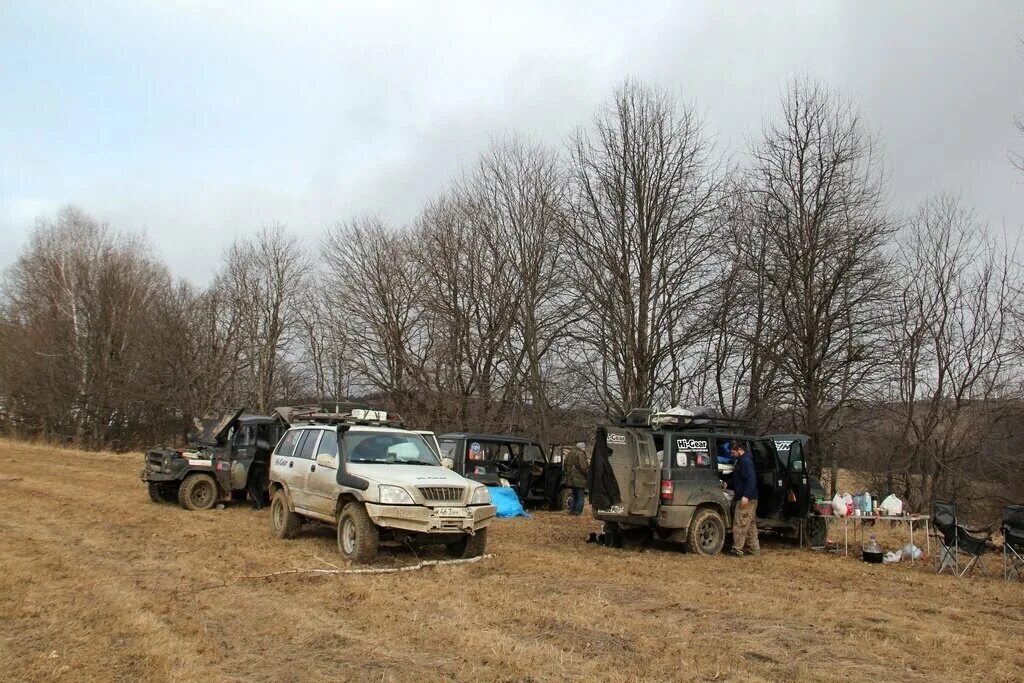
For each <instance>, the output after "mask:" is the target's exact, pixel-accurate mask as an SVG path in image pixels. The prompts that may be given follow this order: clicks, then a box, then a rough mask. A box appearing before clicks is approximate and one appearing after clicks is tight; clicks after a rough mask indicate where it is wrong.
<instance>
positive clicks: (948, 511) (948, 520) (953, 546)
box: [932, 501, 992, 577]
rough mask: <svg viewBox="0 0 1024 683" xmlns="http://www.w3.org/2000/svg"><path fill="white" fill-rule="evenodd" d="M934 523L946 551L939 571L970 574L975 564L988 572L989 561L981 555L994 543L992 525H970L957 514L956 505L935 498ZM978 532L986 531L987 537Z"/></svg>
mask: <svg viewBox="0 0 1024 683" xmlns="http://www.w3.org/2000/svg"><path fill="white" fill-rule="evenodd" d="M932 526H933V527H934V528H935V531H936V532H937V533H936V535H937V536H938V538H939V544H940V545H941V546H942V552H941V553H940V554H939V557H940V558H941V559H940V561H939V568H938V569H937V570H936V572H935V573H936V574H941V573H942V572H944V571H945V570H947V569H948V570H949V571H950V572H951V573H952V574H953V576H957V577H963V576H967V574H969V573H970V572H971V570H973V569H974V568H975V567H980V568H981V573H982V574H984V575H985V576H988V575H989V574H988V570H987V569H985V565H984V564H982V563H980V562H978V559H979V558H980V557H981V556H982V555H984V554H985V551H986V550H987V549H988V548H989V547H990V545H991V543H990V539H991V538H992V526H988V527H985V528H979V529H968V528H967V527H966V526H964V525H962V524H961V523H960V519H959V518H958V517H957V512H956V505H955V504H953V503H949V502H945V501H935V504H934V505H933V506H932ZM974 534H985V536H984V538H982V537H980V536H976V535H974ZM961 554H963V555H966V556H967V558H968V559H967V560H966V562H967V563H966V564H964V565H963V567H961V560H960V555H961Z"/></svg>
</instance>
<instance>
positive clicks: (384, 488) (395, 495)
mask: <svg viewBox="0 0 1024 683" xmlns="http://www.w3.org/2000/svg"><path fill="white" fill-rule="evenodd" d="M380 502H381V504H382V505H412V504H413V503H415V501H414V500H413V499H412V496H410V495H409V492H408V491H406V490H405V489H403V488H402V487H401V486H388V485H387V484H381V485H380Z"/></svg>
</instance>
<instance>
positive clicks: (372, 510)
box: [365, 503, 498, 534]
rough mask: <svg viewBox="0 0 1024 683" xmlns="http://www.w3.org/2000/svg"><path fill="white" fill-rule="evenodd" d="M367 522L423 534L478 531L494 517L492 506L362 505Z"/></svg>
mask: <svg viewBox="0 0 1024 683" xmlns="http://www.w3.org/2000/svg"><path fill="white" fill-rule="evenodd" d="M365 505H366V512H367V513H369V515H370V519H372V520H373V523H374V524H376V525H377V526H379V527H382V528H385V529H403V530H405V531H420V532H423V533H428V534H429V533H451V532H453V531H455V532H468V531H479V530H480V529H483V528H484V527H486V526H487V525H488V524H490V523H491V520H492V519H494V517H495V515H497V513H498V509H497V508H496V507H494V506H493V505H473V506H468V507H467V506H440V507H434V508H429V507H426V506H423V505H379V504H377V503H365Z"/></svg>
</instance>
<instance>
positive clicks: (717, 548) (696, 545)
mask: <svg viewBox="0 0 1024 683" xmlns="http://www.w3.org/2000/svg"><path fill="white" fill-rule="evenodd" d="M723 545H725V521H724V520H723V519H722V515H720V514H719V513H718V512H717V511H716V510H714V509H712V508H700V509H699V510H697V511H696V512H695V513H693V519H691V520H690V528H689V529H688V531H687V533H686V548H687V550H689V551H690V552H691V553H695V554H697V555H717V554H718V553H720V552H722V546H723Z"/></svg>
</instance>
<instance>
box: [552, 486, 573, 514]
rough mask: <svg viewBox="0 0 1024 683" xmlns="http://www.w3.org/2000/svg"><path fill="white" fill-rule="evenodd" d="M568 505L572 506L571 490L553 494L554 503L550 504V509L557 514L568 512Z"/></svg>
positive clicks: (567, 489) (566, 489)
mask: <svg viewBox="0 0 1024 683" xmlns="http://www.w3.org/2000/svg"><path fill="white" fill-rule="evenodd" d="M570 505H572V489H569V488H565V489H562V490H560V491H559V492H558V493H556V494H555V502H554V503H552V505H551V509H552V510H557V511H559V512H569V506H570Z"/></svg>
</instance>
